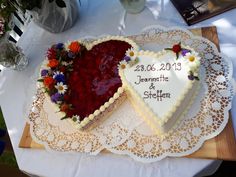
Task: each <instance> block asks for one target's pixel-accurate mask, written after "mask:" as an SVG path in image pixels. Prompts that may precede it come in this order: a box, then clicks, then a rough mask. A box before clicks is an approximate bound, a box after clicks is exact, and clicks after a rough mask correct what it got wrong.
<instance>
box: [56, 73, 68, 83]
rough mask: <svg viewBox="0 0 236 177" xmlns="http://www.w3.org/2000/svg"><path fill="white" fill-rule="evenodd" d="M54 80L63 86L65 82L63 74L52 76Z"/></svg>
mask: <svg viewBox="0 0 236 177" xmlns="http://www.w3.org/2000/svg"><path fill="white" fill-rule="evenodd" d="M54 79H55V80H56V81H57V82H62V83H63V84H65V82H66V79H65V76H64V74H57V75H55V76H54Z"/></svg>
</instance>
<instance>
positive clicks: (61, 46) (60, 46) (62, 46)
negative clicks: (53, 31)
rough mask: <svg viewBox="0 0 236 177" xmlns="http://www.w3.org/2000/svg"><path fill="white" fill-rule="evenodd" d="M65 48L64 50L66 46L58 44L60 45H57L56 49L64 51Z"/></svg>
mask: <svg viewBox="0 0 236 177" xmlns="http://www.w3.org/2000/svg"><path fill="white" fill-rule="evenodd" d="M63 48H64V44H63V43H58V44H56V49H59V50H61V49H63Z"/></svg>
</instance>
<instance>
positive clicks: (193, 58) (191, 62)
mask: <svg viewBox="0 0 236 177" xmlns="http://www.w3.org/2000/svg"><path fill="white" fill-rule="evenodd" d="M184 59H185V60H186V62H187V64H188V66H189V68H190V70H196V69H198V68H199V66H200V57H199V56H198V54H197V53H196V52H191V53H190V52H188V53H186V55H185V56H184Z"/></svg>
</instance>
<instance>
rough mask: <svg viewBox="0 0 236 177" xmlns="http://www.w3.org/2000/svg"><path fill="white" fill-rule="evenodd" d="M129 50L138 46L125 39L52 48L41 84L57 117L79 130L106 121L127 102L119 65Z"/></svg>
mask: <svg viewBox="0 0 236 177" xmlns="http://www.w3.org/2000/svg"><path fill="white" fill-rule="evenodd" d="M128 49H135V50H138V46H137V45H136V44H135V43H134V42H133V41H132V40H130V39H128V38H125V37H122V36H107V37H105V38H102V39H98V40H95V41H93V42H91V43H90V42H88V41H87V42H86V41H73V42H70V43H69V44H67V45H64V44H62V43H59V44H56V45H53V46H52V47H51V48H50V49H49V50H48V52H47V59H46V60H45V61H44V63H43V65H42V68H41V73H40V79H39V81H40V82H41V84H40V87H43V88H44V89H45V91H46V92H47V93H46V94H45V95H46V97H47V99H50V100H51V102H52V104H53V105H54V111H55V112H57V115H58V114H59V116H60V117H61V119H68V120H70V122H72V123H73V124H74V125H76V126H77V127H78V128H79V129H87V128H91V127H93V126H91V125H94V124H93V123H96V124H97V123H98V120H102V119H104V118H105V117H107V116H108V115H109V114H110V113H111V112H112V111H113V110H114V109H115V107H117V106H118V105H119V104H120V103H122V101H123V100H124V99H125V98H126V96H125V93H124V92H123V88H122V83H121V80H120V77H119V73H118V64H119V62H120V61H121V60H123V58H124V56H125V53H126V51H127V50H128Z"/></svg>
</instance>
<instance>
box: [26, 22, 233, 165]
mask: <svg viewBox="0 0 236 177" xmlns="http://www.w3.org/2000/svg"><path fill="white" fill-rule="evenodd" d="M131 38H132V39H133V40H134V41H136V42H137V43H138V44H139V45H140V46H141V47H142V48H143V49H149V50H154V51H159V50H161V49H163V48H165V47H169V46H172V45H173V44H175V43H178V42H180V41H181V43H182V44H183V45H188V46H190V47H191V48H194V49H195V50H196V51H197V52H198V53H200V55H201V58H202V59H201V65H202V67H201V77H200V78H201V82H202V88H201V90H200V93H199V95H198V97H197V99H196V101H195V103H194V104H193V105H192V107H191V109H190V111H189V113H188V114H187V115H185V117H184V119H183V121H182V122H181V123H180V125H179V126H178V127H177V128H176V130H175V131H174V133H173V132H170V133H168V134H166V135H165V136H164V137H162V138H161V137H159V136H158V135H155V134H153V132H151V131H150V129H149V127H148V126H147V125H146V123H145V122H144V121H143V119H142V118H140V117H139V115H138V114H136V112H135V111H134V109H133V108H132V106H131V105H130V103H129V102H128V101H125V102H124V103H123V104H122V105H121V106H120V107H119V108H118V109H117V110H115V111H114V113H113V114H112V116H111V117H109V118H108V119H107V120H106V121H105V122H104V123H103V124H101V125H99V126H98V127H97V128H95V129H93V130H92V131H90V132H81V131H78V130H76V129H75V128H74V127H72V126H71V125H70V124H69V123H68V122H67V121H61V120H60V119H55V118H53V117H52V116H49V115H47V113H45V111H44V106H48V104H47V101H46V100H45V97H44V94H43V92H42V90H40V89H38V90H37V94H36V99H35V100H34V102H33V105H32V109H31V111H30V114H29V119H28V121H29V123H30V131H31V135H32V137H33V139H34V141H36V142H37V143H40V144H43V145H44V146H45V148H46V149H48V150H56V151H63V152H71V151H72V152H85V153H90V154H93V155H96V154H98V153H99V152H100V151H102V150H103V149H107V150H109V151H111V152H114V153H117V154H127V155H129V156H131V157H132V158H134V159H135V160H138V161H142V162H153V161H157V160H160V159H162V158H164V157H166V156H185V155H188V154H191V153H193V152H194V151H196V150H198V149H199V148H200V147H201V145H202V144H203V142H204V141H205V140H207V139H210V138H212V137H214V136H216V135H218V134H219V133H220V132H221V131H222V130H223V129H224V127H225V125H226V123H227V121H228V112H229V110H230V108H231V100H232V97H233V90H232V84H231V78H232V65H231V63H230V62H229V61H228V60H226V59H223V58H222V56H221V55H220V54H219V53H218V50H217V49H216V47H215V45H214V44H213V43H211V42H210V41H208V40H206V39H204V38H202V37H197V36H194V35H193V34H192V33H190V32H189V31H187V30H183V29H180V28H171V29H165V28H163V27H159V26H158V27H157V26H155V27H150V28H148V29H146V30H144V32H143V33H141V34H140V35H136V36H132V37H131Z"/></svg>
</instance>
